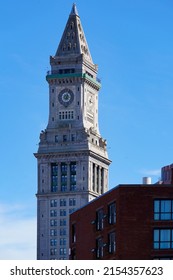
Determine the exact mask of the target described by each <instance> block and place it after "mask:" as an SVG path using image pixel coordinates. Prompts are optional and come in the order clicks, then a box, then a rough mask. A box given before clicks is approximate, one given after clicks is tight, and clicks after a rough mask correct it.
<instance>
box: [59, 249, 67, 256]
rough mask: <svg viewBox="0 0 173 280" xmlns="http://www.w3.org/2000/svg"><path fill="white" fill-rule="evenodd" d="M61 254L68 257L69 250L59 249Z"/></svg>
mask: <svg viewBox="0 0 173 280" xmlns="http://www.w3.org/2000/svg"><path fill="white" fill-rule="evenodd" d="M59 254H60V255H61V256H62V255H66V254H67V249H66V248H60V249H59Z"/></svg>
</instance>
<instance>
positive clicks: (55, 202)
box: [50, 199, 57, 207]
mask: <svg viewBox="0 0 173 280" xmlns="http://www.w3.org/2000/svg"><path fill="white" fill-rule="evenodd" d="M50 207H57V200H56V199H51V201H50Z"/></svg>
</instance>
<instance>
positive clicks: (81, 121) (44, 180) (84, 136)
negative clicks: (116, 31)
mask: <svg viewBox="0 0 173 280" xmlns="http://www.w3.org/2000/svg"><path fill="white" fill-rule="evenodd" d="M50 65H51V70H50V71H49V72H48V73H47V76H46V80H47V82H48V84H49V120H48V125H47V127H46V129H45V130H44V131H42V132H41V134H40V143H39V148H38V152H37V153H36V154H35V157H36V158H37V162H38V191H37V259H40V260H41V259H43V260H48V259H68V256H69V214H70V213H72V212H73V211H74V210H76V209H78V208H80V207H81V206H83V205H85V204H87V203H88V202H90V201H91V200H92V199H94V198H96V197H97V196H99V195H101V194H103V193H104V192H106V191H107V190H108V167H109V164H110V160H109V159H108V155H107V150H106V140H105V139H103V138H102V136H101V135H100V132H99V124H98V93H99V89H100V87H101V83H100V80H99V79H98V78H97V71H98V67H97V65H95V64H94V63H93V60H92V57H91V54H90V51H89V47H88V44H87V41H86V38H85V34H84V31H83V28H82V24H81V20H80V17H79V15H78V12H77V9H76V6H75V5H73V7H72V10H71V13H70V15H69V18H68V21H67V24H66V26H65V30H64V33H63V35H62V38H61V40H60V43H59V46H58V49H57V51H56V54H55V56H51V57H50Z"/></svg>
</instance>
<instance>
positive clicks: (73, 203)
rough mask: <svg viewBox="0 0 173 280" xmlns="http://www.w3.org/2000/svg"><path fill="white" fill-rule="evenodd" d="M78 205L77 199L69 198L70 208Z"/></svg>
mask: <svg viewBox="0 0 173 280" xmlns="http://www.w3.org/2000/svg"><path fill="white" fill-rule="evenodd" d="M75 205H76V198H69V206H75Z"/></svg>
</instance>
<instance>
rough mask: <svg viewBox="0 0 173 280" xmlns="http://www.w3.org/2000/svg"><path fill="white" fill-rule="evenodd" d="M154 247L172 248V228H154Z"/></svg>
mask: <svg viewBox="0 0 173 280" xmlns="http://www.w3.org/2000/svg"><path fill="white" fill-rule="evenodd" d="M154 249H173V229H155V230H154Z"/></svg>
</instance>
